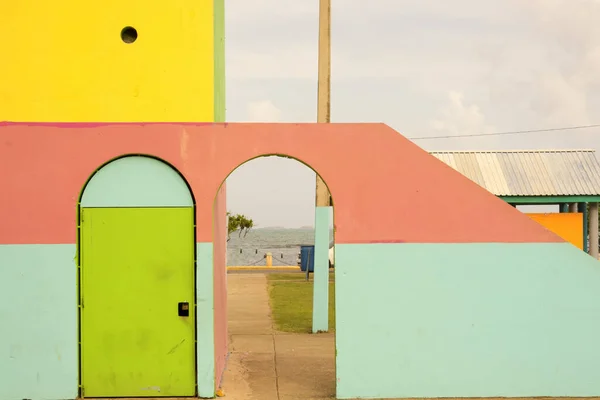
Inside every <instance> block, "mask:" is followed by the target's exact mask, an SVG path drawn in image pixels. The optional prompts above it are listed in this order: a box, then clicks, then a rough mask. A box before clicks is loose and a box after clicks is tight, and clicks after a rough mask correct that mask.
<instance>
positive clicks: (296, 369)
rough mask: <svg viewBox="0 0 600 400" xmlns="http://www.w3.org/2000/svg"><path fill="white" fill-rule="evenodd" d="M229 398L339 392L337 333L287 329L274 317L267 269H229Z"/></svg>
mask: <svg viewBox="0 0 600 400" xmlns="http://www.w3.org/2000/svg"><path fill="white" fill-rule="evenodd" d="M227 291H228V306H227V308H228V314H229V351H230V355H229V360H228V362H227V370H226V371H225V375H224V376H223V381H222V383H221V386H222V388H223V391H224V392H225V396H226V398H228V399H234V400H246V399H248V400H252V399H257V400H300V399H312V400H318V399H332V398H335V344H334V335H333V334H319V335H311V334H286V333H281V332H277V331H275V330H274V328H273V323H272V321H271V310H270V308H269V297H268V293H267V279H266V276H265V275H264V274H228V276H227Z"/></svg>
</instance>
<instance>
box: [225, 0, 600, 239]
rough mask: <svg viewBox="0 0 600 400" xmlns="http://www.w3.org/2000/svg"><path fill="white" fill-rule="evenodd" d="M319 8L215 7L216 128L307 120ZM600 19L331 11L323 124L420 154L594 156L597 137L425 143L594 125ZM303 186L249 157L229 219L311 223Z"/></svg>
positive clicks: (598, 103)
mask: <svg viewBox="0 0 600 400" xmlns="http://www.w3.org/2000/svg"><path fill="white" fill-rule="evenodd" d="M318 9H319V1H318V0H251V1H248V0H226V28H225V29H226V80H227V120H228V121H230V122H315V121H316V107H317V105H316V99H317V62H318V60H317V56H318ZM599 20H600V0H452V1H439V0H369V1H366V0H332V26H331V35H332V37H331V39H332V44H331V51H332V66H331V77H332V84H331V122H383V123H386V124H388V125H389V126H391V127H392V128H394V129H396V130H397V131H398V132H400V133H401V134H403V135H404V136H406V137H409V138H411V139H413V140H414V141H415V143H417V144H418V145H419V146H421V147H423V148H424V149H426V150H494V149H564V148H586V149H589V148H592V149H595V150H596V151H597V152H598V153H600V128H591V129H580V130H566V131H558V132H541V133H530V134H519V135H492V136H487V137H453V138H447V139H434V138H432V137H438V136H456V135H473V134H492V133H501V132H510V131H521V130H537V129H549V128H562V127H572V126H582V125H591V124H600V113H599V112H594V110H600V24H598V22H597V21H599ZM428 137H429V138H430V139H428ZM597 156H598V155H597ZM314 185H315V175H314V172H313V171H312V170H310V169H309V168H308V167H305V166H303V165H301V164H299V163H297V162H296V161H293V160H289V159H282V158H276V157H270V158H260V159H256V160H253V161H251V162H248V163H246V164H244V165H242V166H241V167H239V168H238V169H236V170H235V171H234V172H233V174H232V175H230V177H229V178H228V180H227V191H228V194H227V202H228V209H229V210H230V211H232V212H234V213H243V214H246V215H247V216H249V217H251V218H253V219H254V221H255V224H256V226H258V227H267V226H284V227H288V228H293V227H300V226H306V225H314V198H315V189H314Z"/></svg>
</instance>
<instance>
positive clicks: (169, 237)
mask: <svg viewBox="0 0 600 400" xmlns="http://www.w3.org/2000/svg"><path fill="white" fill-rule="evenodd" d="M81 219H82V225H81V242H80V243H81V244H80V246H81V284H80V291H81V304H82V307H81V384H82V385H83V388H84V390H85V392H84V393H85V396H87V397H146V396H153V397H174V396H194V395H195V393H196V371H195V363H196V348H195V347H196V346H195V343H194V342H195V325H196V322H195V314H194V302H195V299H194V297H195V293H194V209H193V207H161V208H149V207H134V208H125V207H118V208H114V207H111V208H83V209H82V210H81ZM182 302H184V303H187V314H188V315H187V316H180V314H179V309H178V308H179V304H181V303H182ZM204 357H206V355H204Z"/></svg>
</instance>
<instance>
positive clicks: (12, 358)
mask: <svg viewBox="0 0 600 400" xmlns="http://www.w3.org/2000/svg"><path fill="white" fill-rule="evenodd" d="M75 251H76V246H75V245H74V244H72V245H70V244H61V245H58V244H55V245H31V244H22V245H0V399H1V400H22V399H31V400H50V399H74V398H76V397H77V385H78V356H77V351H78V350H77V286H76V283H77V275H76V265H75Z"/></svg>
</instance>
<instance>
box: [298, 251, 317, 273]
mask: <svg viewBox="0 0 600 400" xmlns="http://www.w3.org/2000/svg"><path fill="white" fill-rule="evenodd" d="M306 266H308V272H315V246H300V270H301V271H304V272H306Z"/></svg>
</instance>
